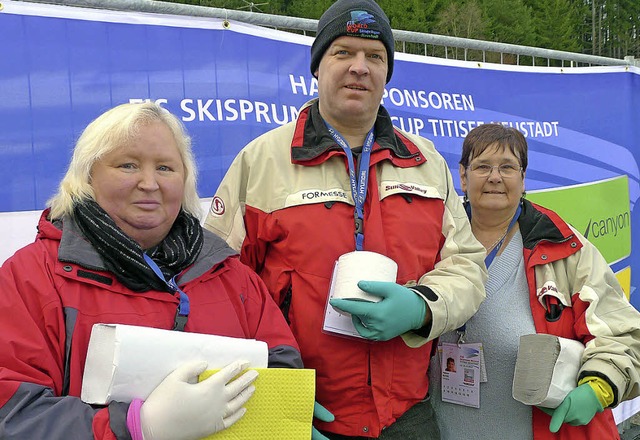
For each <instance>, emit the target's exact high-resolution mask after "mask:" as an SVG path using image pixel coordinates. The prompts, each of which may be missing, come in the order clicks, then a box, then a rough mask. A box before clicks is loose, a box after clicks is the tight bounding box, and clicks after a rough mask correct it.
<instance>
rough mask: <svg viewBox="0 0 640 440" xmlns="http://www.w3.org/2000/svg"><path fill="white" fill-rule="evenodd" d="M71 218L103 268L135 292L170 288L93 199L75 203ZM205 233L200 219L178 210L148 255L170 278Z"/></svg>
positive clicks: (190, 258)
mask: <svg viewBox="0 0 640 440" xmlns="http://www.w3.org/2000/svg"><path fill="white" fill-rule="evenodd" d="M73 212H74V220H75V221H76V223H77V224H78V227H79V228H80V230H81V231H82V233H83V235H84V236H85V238H86V239H87V240H88V241H89V242H90V243H91V244H92V245H93V247H94V248H95V249H96V251H98V253H99V254H100V256H101V257H102V260H103V261H104V264H105V266H106V268H107V269H108V270H109V271H110V272H111V273H113V274H114V275H115V277H116V278H117V279H118V281H120V282H121V283H122V284H124V285H125V286H127V287H128V288H129V289H131V290H133V291H135V292H144V291H147V290H160V291H167V292H172V289H171V288H169V287H168V286H167V284H166V283H165V282H163V281H162V280H161V279H160V278H158V276H157V275H156V274H155V272H154V271H153V270H152V269H151V267H150V266H149V265H148V264H147V263H146V262H145V261H144V257H143V252H144V251H143V249H142V248H141V247H140V245H139V244H138V243H137V242H136V241H134V240H133V239H132V238H131V237H129V236H128V235H127V234H125V233H124V232H123V231H122V230H121V229H120V228H119V227H118V226H116V224H115V222H114V221H113V219H112V218H111V217H109V214H107V213H106V212H105V210H104V209H102V208H101V207H100V205H98V203H96V202H95V201H94V200H87V201H84V202H82V203H76V204H75V205H74V208H73ZM203 242H204V237H203V233H202V227H201V226H200V222H199V221H198V219H197V218H195V217H194V216H192V215H190V214H187V213H186V212H185V211H184V210H180V213H179V214H178V217H177V218H176V220H175V221H174V223H173V226H172V227H171V230H170V231H169V234H167V236H166V237H165V238H164V240H162V242H161V243H160V244H158V245H157V246H155V247H153V248H151V249H148V250H147V255H149V256H150V257H151V258H152V259H153V260H154V261H155V262H156V264H157V265H158V267H159V268H160V270H161V271H162V273H163V275H164V276H165V279H167V280H169V279H170V278H171V277H173V276H174V275H176V274H178V273H180V272H181V271H182V270H183V269H185V268H186V267H187V266H189V265H190V264H192V263H193V262H194V261H195V260H196V258H197V256H198V255H199V254H200V251H201V250H202V245H203Z"/></svg>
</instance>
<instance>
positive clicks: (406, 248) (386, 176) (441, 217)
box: [205, 101, 486, 437]
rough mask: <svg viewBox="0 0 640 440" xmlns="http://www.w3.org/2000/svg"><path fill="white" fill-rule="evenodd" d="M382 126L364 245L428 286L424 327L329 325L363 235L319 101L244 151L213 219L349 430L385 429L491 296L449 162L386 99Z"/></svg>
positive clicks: (338, 422) (343, 429) (419, 393)
mask: <svg viewBox="0 0 640 440" xmlns="http://www.w3.org/2000/svg"><path fill="white" fill-rule="evenodd" d="M375 136H376V138H375V144H374V146H373V150H372V153H371V163H370V169H369V181H368V192H367V197H366V200H365V206H364V249H365V250H368V251H373V252H378V253H381V254H384V255H386V256H388V257H390V258H392V259H393V260H394V261H395V262H396V263H398V277H397V282H398V283H400V284H403V285H418V286H422V287H423V288H424V291H426V292H427V303H428V307H429V308H430V309H431V311H432V313H433V322H432V324H431V326H430V328H426V329H422V330H423V332H422V333H420V332H418V333H420V334H418V333H416V332H409V333H407V334H405V335H402V337H397V338H394V339H392V340H390V341H386V342H371V341H366V340H362V339H352V338H345V337H339V336H335V335H332V334H327V333H324V332H323V330H322V325H323V318H324V312H325V307H326V304H327V294H328V290H329V282H330V278H331V273H332V269H333V265H334V263H335V261H336V260H337V259H338V257H340V255H342V254H345V253H348V252H351V251H354V250H355V240H354V202H353V198H352V195H351V189H350V183H349V176H348V165H347V159H346V155H345V153H344V151H343V150H342V148H341V147H339V146H338V145H337V144H336V142H335V141H334V139H333V138H332V137H331V135H330V134H329V132H328V130H327V128H326V126H325V123H324V121H323V120H322V118H321V116H320V114H319V111H318V104H317V101H315V102H312V103H311V105H310V106H307V107H306V108H304V109H303V110H302V111H301V113H300V115H299V117H298V120H297V121H294V122H292V123H290V124H287V125H285V126H282V127H279V128H276V129H274V130H272V131H270V132H268V133H266V134H264V135H262V136H260V137H258V138H257V139H255V140H254V141H253V142H251V143H250V144H249V145H247V146H246V147H245V148H244V149H243V150H242V151H241V152H240V153H239V155H238V156H237V157H236V158H235V160H234V161H233V163H232V165H231V167H230V168H229V170H228V172H227V174H226V176H225V177H224V179H223V181H222V183H221V185H220V187H219V188H218V191H217V193H216V195H215V197H214V199H213V202H212V205H211V210H210V212H209V215H208V217H207V219H206V221H205V227H207V228H209V229H211V230H212V231H214V232H215V233H216V234H218V235H220V236H221V237H224V238H225V239H226V240H227V242H228V243H229V244H231V246H232V247H234V248H235V249H239V250H240V251H241V260H242V261H243V262H245V263H246V264H248V265H249V266H250V267H252V268H254V269H255V270H256V271H257V272H258V274H260V276H261V278H262V279H263V280H264V281H265V283H266V285H267V287H268V289H269V292H270V293H271V294H272V295H273V297H274V298H275V299H276V302H278V303H280V304H282V308H283V309H284V310H285V313H286V315H287V318H288V321H289V322H290V326H291V329H292V330H293V333H294V335H295V337H296V339H297V341H298V343H299V344H300V349H301V353H302V357H303V361H304V364H305V367H307V368H314V369H316V371H317V400H318V401H319V402H320V403H321V404H322V405H324V406H325V407H326V408H327V409H328V410H329V411H331V412H332V413H333V414H334V415H335V418H336V419H335V421H334V422H332V423H319V422H318V423H317V426H318V427H319V428H320V429H323V430H327V431H331V432H336V433H339V434H342V435H348V436H365V437H378V436H379V435H380V432H381V430H382V429H383V428H384V427H386V426H389V425H391V424H392V423H393V422H394V421H395V420H396V419H397V418H398V417H399V416H401V415H402V414H403V413H404V412H405V411H406V410H407V409H408V408H410V407H411V406H412V405H414V404H415V403H416V402H418V401H420V400H422V399H424V398H425V396H426V394H427V390H428V386H429V383H428V382H429V381H428V376H427V367H428V366H429V359H430V351H431V345H432V342H431V341H432V340H433V339H434V338H436V337H437V336H439V335H440V334H442V333H443V332H445V331H449V330H453V329H455V328H457V327H458V326H459V325H461V324H462V323H464V322H466V320H467V319H468V318H469V317H470V316H471V315H473V313H474V312H475V311H476V310H477V308H478V306H479V305H480V303H481V301H482V300H483V299H484V295H485V292H484V281H485V279H486V269H485V267H484V255H485V252H484V248H483V247H482V245H481V244H480V243H479V242H478V241H477V240H476V239H475V238H474V236H473V234H472V232H471V227H470V225H469V222H468V220H467V217H466V213H465V212H464V209H463V208H462V204H461V203H460V199H459V197H458V195H457V194H456V192H455V189H454V186H453V182H452V179H451V174H450V172H449V169H448V167H447V164H446V162H445V160H444V159H443V158H442V156H441V155H440V154H439V153H438V152H436V150H435V148H434V146H433V144H432V143H431V142H430V141H428V140H427V139H424V138H422V137H419V136H415V135H411V134H408V133H405V132H402V131H400V130H398V129H396V128H394V127H393V126H392V124H391V120H390V117H389V114H388V113H387V112H386V110H385V109H384V108H382V107H381V108H380V111H379V113H378V117H377V121H376V123H375ZM427 341H429V342H427Z"/></svg>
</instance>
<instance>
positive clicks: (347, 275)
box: [331, 251, 398, 302]
mask: <svg viewBox="0 0 640 440" xmlns="http://www.w3.org/2000/svg"><path fill="white" fill-rule="evenodd" d="M397 274H398V265H397V264H396V262H395V261H393V260H392V259H391V258H389V257H387V256H384V255H382V254H378V253H376V252H369V251H354V252H349V253H348V254H344V255H342V256H341V257H340V258H338V261H337V263H336V268H335V271H334V280H333V283H332V287H333V291H332V294H331V297H332V298H339V299H355V300H360V301H371V302H378V301H380V299H381V298H380V297H379V296H374V295H370V294H368V293H367V292H365V291H363V290H361V289H360V288H359V287H358V281H361V280H367V281H391V282H394V283H395V281H396V276H397Z"/></svg>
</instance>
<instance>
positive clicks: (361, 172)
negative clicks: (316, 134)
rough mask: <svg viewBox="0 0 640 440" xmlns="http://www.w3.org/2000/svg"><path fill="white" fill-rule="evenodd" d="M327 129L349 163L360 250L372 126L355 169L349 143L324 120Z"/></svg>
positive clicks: (372, 136) (359, 249)
mask: <svg viewBox="0 0 640 440" xmlns="http://www.w3.org/2000/svg"><path fill="white" fill-rule="evenodd" d="M324 123H325V124H326V126H327V129H329V133H330V134H331V136H332V137H333V140H335V141H336V143H337V144H338V145H340V147H342V149H343V150H344V154H346V155H347V162H348V164H349V181H350V183H351V196H352V197H353V202H354V203H355V206H356V207H355V211H354V220H355V240H356V250H357V251H361V250H362V248H363V244H364V201H365V199H366V198H367V186H368V183H369V163H370V161H371V150H372V149H373V141H374V135H373V128H371V130H369V133H367V136H366V138H365V140H364V145H362V154H361V155H360V163H359V164H358V170H357V171H356V167H355V163H354V160H353V153H352V152H351V148H349V144H347V141H346V140H345V139H344V138H343V137H342V135H341V134H340V133H338V132H337V131H336V129H335V128H333V127H332V126H331V124H329V123H328V122H327V121H325V122H324Z"/></svg>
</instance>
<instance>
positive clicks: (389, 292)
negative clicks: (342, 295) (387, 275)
mask: <svg viewBox="0 0 640 440" xmlns="http://www.w3.org/2000/svg"><path fill="white" fill-rule="evenodd" d="M358 287H359V288H360V289H362V290H364V291H365V292H368V293H370V294H372V295H375V296H379V297H381V298H382V300H381V301H380V302H377V303H373V302H368V301H354V300H349V299H332V300H330V301H329V303H330V304H331V305H332V306H334V307H336V308H338V309H340V310H343V311H345V312H347V313H350V314H351V319H352V320H353V325H354V327H355V328H356V330H357V331H358V333H359V334H360V336H362V337H363V338H367V339H371V340H373V341H388V340H389V339H393V338H395V337H396V336H399V335H401V334H403V333H406V332H408V331H409V330H414V329H418V328H420V327H422V326H423V324H424V319H425V316H426V314H427V305H426V304H425V301H424V300H423V299H422V298H421V297H420V296H419V295H418V294H417V293H415V292H414V291H413V290H411V289H409V288H407V287H404V286H401V285H400V284H397V283H391V282H385V281H359V282H358Z"/></svg>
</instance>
